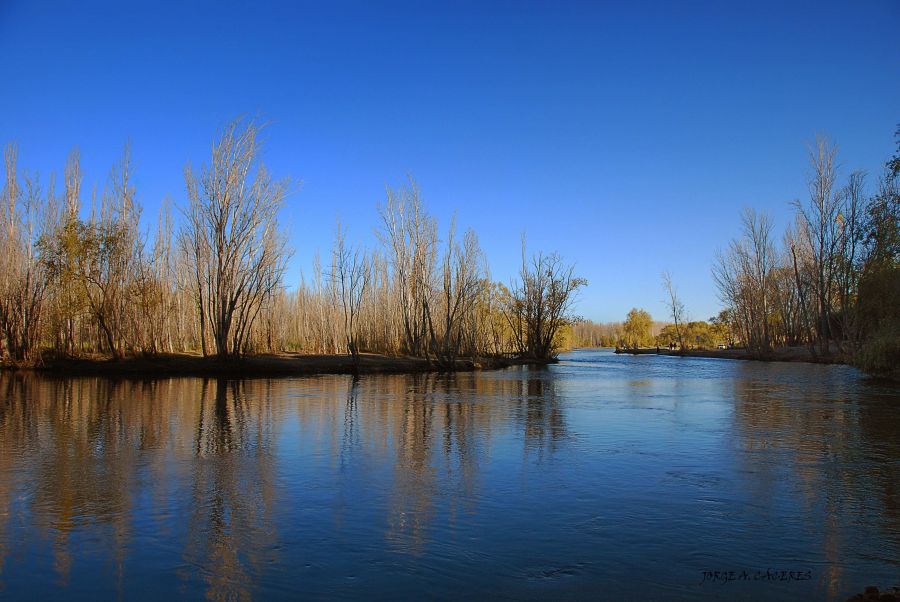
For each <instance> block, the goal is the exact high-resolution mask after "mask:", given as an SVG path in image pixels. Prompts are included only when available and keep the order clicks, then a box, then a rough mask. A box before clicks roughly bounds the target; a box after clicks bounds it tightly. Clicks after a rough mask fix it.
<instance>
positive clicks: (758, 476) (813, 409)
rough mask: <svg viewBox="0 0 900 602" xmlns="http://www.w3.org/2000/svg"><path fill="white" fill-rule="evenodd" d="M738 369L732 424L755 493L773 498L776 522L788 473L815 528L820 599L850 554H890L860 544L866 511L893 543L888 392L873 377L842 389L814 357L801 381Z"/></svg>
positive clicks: (895, 455) (894, 488)
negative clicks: (820, 561)
mask: <svg viewBox="0 0 900 602" xmlns="http://www.w3.org/2000/svg"><path fill="white" fill-rule="evenodd" d="M743 369H744V371H745V372H747V373H748V374H746V375H744V376H743V377H741V378H736V379H734V380H733V386H734V397H735V413H734V415H735V427H736V431H737V433H738V437H739V438H738V441H739V442H740V444H741V446H742V448H743V450H744V451H745V453H744V454H743V455H742V456H741V458H742V461H743V463H744V466H743V469H744V471H745V472H746V473H747V474H748V475H750V476H751V478H750V479H749V480H748V483H749V484H750V485H751V486H752V487H753V488H754V498H755V499H757V500H775V502H773V503H772V505H771V508H772V510H773V511H774V512H779V513H782V516H778V517H771V518H776V519H779V520H782V521H783V520H784V519H785V518H787V517H785V516H784V515H783V514H784V512H785V509H784V506H783V504H779V503H778V501H780V500H783V498H784V497H785V494H784V492H783V491H780V489H781V488H783V487H784V484H785V482H787V483H789V484H790V485H791V486H792V488H794V489H795V490H796V491H798V492H799V494H800V500H801V502H802V507H801V509H800V511H802V512H803V514H804V515H805V517H806V518H808V519H811V520H810V522H811V523H812V524H813V525H816V526H817V528H818V529H819V530H820V531H821V532H820V540H821V548H822V552H823V556H824V566H823V567H822V570H821V572H820V573H819V580H820V583H821V585H822V588H823V591H825V592H827V595H828V599H838V598H840V588H841V585H842V583H843V581H844V578H845V572H846V568H847V566H848V565H849V564H850V560H851V558H850V556H851V555H859V556H860V557H865V556H871V555H872V554H873V552H874V554H875V555H876V556H880V560H882V561H886V562H891V558H890V556H889V555H887V556H886V555H884V551H883V549H882V550H878V546H875V547H874V549H873V550H871V551H870V550H869V549H868V548H870V547H871V545H870V544H871V541H869V542H867V541H866V540H867V539H868V538H869V533H868V531H869V529H870V528H871V527H868V528H867V523H869V522H870V521H871V519H872V518H876V519H877V520H879V521H881V522H882V524H880V525H874V526H875V527H876V528H875V529H874V530H873V533H875V534H877V535H876V537H877V538H879V539H880V538H881V537H884V536H886V537H888V538H890V539H892V540H893V542H894V544H895V545H900V514H898V500H900V490H898V483H900V464H898V461H897V460H898V459H900V439H898V437H897V432H898V430H897V429H898V427H900V423H898V411H897V410H898V399H897V396H896V392H895V391H893V390H891V389H889V388H885V387H883V386H882V385H879V384H877V383H872V382H864V383H862V385H861V386H859V387H856V388H849V387H847V386H846V384H847V381H846V379H840V378H835V377H834V376H835V375H834V371H833V370H829V369H827V368H823V367H821V366H813V367H809V370H808V374H807V375H806V376H807V378H805V379H802V380H798V379H797V378H796V375H793V374H792V375H791V378H790V379H786V378H784V376H785V375H780V374H777V373H776V374H775V375H774V376H773V375H767V378H759V375H758V374H754V373H757V372H758V368H757V367H755V366H752V365H745V366H743ZM801 400H802V402H803V403H802V404H801V403H798V401H801ZM761 456H764V457H765V461H761ZM784 472H787V473H788V474H782V473H784ZM875 550H877V551H875ZM848 552H849V553H848Z"/></svg>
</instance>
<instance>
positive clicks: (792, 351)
mask: <svg viewBox="0 0 900 602" xmlns="http://www.w3.org/2000/svg"><path fill="white" fill-rule="evenodd" d="M615 353H618V354H629V355H671V356H675V357H707V358H716V359H725V360H752V361H760V362H805V363H809V364H843V363H846V362H844V360H843V358H842V357H841V356H840V355H838V354H834V355H831V356H829V357H817V356H815V355H813V354H812V353H811V352H810V351H809V349H808V348H806V347H779V348H777V349H774V350H773V351H772V352H771V353H770V354H768V355H765V356H758V355H756V354H754V353H750V352H748V351H747V350H746V349H688V350H684V351H678V350H676V351H673V350H669V349H663V348H659V349H657V348H656V347H646V348H644V347H642V348H639V349H618V348H617V349H616V350H615Z"/></svg>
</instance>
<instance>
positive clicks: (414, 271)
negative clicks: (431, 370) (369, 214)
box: [379, 179, 437, 356]
mask: <svg viewBox="0 0 900 602" xmlns="http://www.w3.org/2000/svg"><path fill="white" fill-rule="evenodd" d="M379 213H380V214H381V219H382V223H383V226H382V230H381V231H380V232H379V237H380V238H381V241H382V243H383V244H384V246H385V247H386V249H387V251H388V254H389V256H390V258H391V266H392V268H393V275H394V279H395V286H396V290H397V295H398V302H399V307H400V321H401V325H402V331H403V337H402V338H403V350H404V351H405V352H406V353H410V354H413V355H418V356H422V355H425V356H427V354H428V345H427V339H426V337H427V334H428V330H427V325H428V316H429V314H430V312H431V305H432V295H433V291H434V288H435V287H434V271H435V259H436V254H437V223H436V222H435V220H434V218H432V217H431V216H429V215H428V213H427V212H426V211H425V207H424V203H423V202H422V199H421V197H420V195H419V189H418V187H417V186H416V184H415V182H414V181H412V179H410V181H409V185H408V186H407V187H406V188H403V189H401V190H399V191H393V190H391V189H388V190H387V201H386V202H385V204H384V205H382V206H380V207H379Z"/></svg>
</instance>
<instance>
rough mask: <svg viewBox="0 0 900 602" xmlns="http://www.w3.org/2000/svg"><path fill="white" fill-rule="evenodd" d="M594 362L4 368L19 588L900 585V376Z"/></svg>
mask: <svg viewBox="0 0 900 602" xmlns="http://www.w3.org/2000/svg"><path fill="white" fill-rule="evenodd" d="M591 358H592V359H591V360H590V361H584V362H572V363H571V364H565V363H564V364H563V365H560V366H553V367H550V368H544V369H525V368H521V369H519V368H516V369H510V370H507V371H501V372H484V373H463V374H454V375H439V374H419V375H408V376H396V375H394V376H391V375H381V376H366V377H351V376H322V377H315V378H303V379H281V380H266V379H254V380H246V381H235V380H227V379H169V380H155V381H146V382H143V381H127V380H104V379H95V378H79V379H47V378H41V377H38V376H35V375H11V374H7V373H2V374H0V592H2V595H4V596H9V597H12V598H22V597H28V598H41V597H45V596H49V597H61V596H67V597H74V598H80V597H83V598H92V599H94V598H98V597H99V598H109V597H114V596H116V597H121V598H131V597H135V596H137V597H141V596H147V595H148V592H153V594H154V595H155V597H162V596H165V595H175V596H178V597H187V598H198V597H206V598H209V599H215V600H218V599H230V600H231V599H250V598H253V597H294V596H298V595H307V596H320V597H321V596H326V595H328V596H333V597H353V596H355V597H370V596H376V597H378V596H393V595H396V596H398V597H409V596H412V595H413V594H414V593H415V592H421V591H423V589H425V588H428V591H429V592H432V593H434V595H435V596H436V597H443V598H453V597H456V596H459V595H462V594H473V595H481V596H487V595H490V594H492V593H496V592H501V593H504V592H505V593H504V595H507V596H508V597H511V598H529V597H542V598H566V597H577V594H578V592H581V593H583V594H585V595H587V594H588V593H589V592H595V593H597V595H601V593H603V594H605V595H607V596H612V597H619V598H623V599H627V598H632V597H634V595H635V591H636V590H635V589H634V587H635V585H634V583H633V576H634V575H637V574H640V575H646V576H647V579H645V580H643V581H642V582H641V584H640V588H641V592H642V594H647V595H648V596H649V597H659V598H671V597H677V598H691V597H693V598H696V599H706V597H708V593H709V592H708V591H703V590H698V589H696V587H697V581H698V579H696V577H697V574H698V573H697V570H700V569H703V568H710V567H708V566H706V564H708V563H709V562H711V561H714V560H720V559H726V560H728V559H735V562H737V561H741V562H747V563H753V562H757V561H760V559H762V561H764V562H767V563H769V562H771V563H774V564H777V563H778V562H784V563H787V564H790V563H792V562H800V563H805V565H811V566H813V567H814V568H815V572H814V574H815V578H816V584H815V587H814V588H813V589H809V590H797V589H794V590H788V589H785V590H776V589H771V588H769V589H760V588H763V587H764V586H762V585H759V584H756V585H752V584H751V585H749V586H747V587H748V588H751V589H747V590H740V589H738V588H737V587H735V588H732V593H734V594H738V595H736V596H735V599H741V595H742V592H743V593H747V594H749V596H750V597H749V599H761V598H782V599H796V598H797V597H798V592H800V594H801V595H803V594H806V595H807V596H808V597H812V598H829V599H841V596H843V597H847V595H849V593H850V592H852V591H854V589H859V587H861V585H860V584H859V583H858V580H859V579H860V578H861V575H868V576H875V577H878V576H879V575H885V574H896V570H897V569H898V568H900V565H898V564H897V560H896V558H897V557H900V491H898V483H900V464H898V462H897V459H898V458H900V441H898V438H897V436H896V433H897V432H898V430H900V410H898V407H900V406H898V392H897V389H896V388H890V387H883V386H879V385H873V384H871V383H864V382H860V381H857V380H854V378H853V377H852V375H848V373H847V372H846V371H843V372H842V370H845V369H843V368H837V367H823V366H785V367H777V366H776V367H773V366H766V365H761V364H752V363H734V362H706V363H703V362H700V363H690V362H680V361H671V358H650V359H648V358H637V359H635V358H631V359H628V358H621V357H616V356H612V355H608V356H591ZM685 366H687V368H686V367H685ZM685 542H686V543H685ZM762 561H760V562H762ZM701 564H703V566H700V565H701ZM720 568H721V567H720ZM751 568H759V567H756V566H755V565H754V566H753V567H751ZM762 568H768V567H766V566H763V567H762ZM774 568H781V567H774ZM785 568H791V567H790V566H786V567H785ZM46 575H52V578H49V579H48V578H47V577H46ZM563 576H565V578H563ZM535 580H538V581H537V582H535ZM686 584H687V585H686ZM863 585H864V584H863ZM498 586H502V587H500V588H499V589H497V587H498ZM398 587H406V589H400V590H398V589H396V588H398ZM753 587H755V588H757V589H752V588H753ZM535 588H537V589H535ZM691 588H694V589H691ZM535 592H538V593H537V594H536V593H535Z"/></svg>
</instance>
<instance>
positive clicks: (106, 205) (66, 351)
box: [0, 121, 586, 369]
mask: <svg viewBox="0 0 900 602" xmlns="http://www.w3.org/2000/svg"><path fill="white" fill-rule="evenodd" d="M259 133H260V128H259V126H257V125H256V124H254V123H253V122H246V121H235V122H233V123H231V124H230V125H228V126H227V127H226V128H224V130H223V131H222V132H221V133H220V135H219V137H218V139H217V140H216V143H215V145H214V146H213V149H212V154H211V157H210V159H209V163H208V164H207V165H204V166H202V167H201V168H199V170H195V169H194V168H192V167H191V166H190V165H188V167H187V168H186V169H185V187H186V195H185V197H186V199H185V200H184V202H181V203H177V204H176V203H173V202H172V201H171V200H169V199H167V200H165V202H163V204H162V208H161V210H160V213H159V216H158V219H157V220H156V223H155V225H154V226H153V227H152V228H149V229H146V230H145V229H144V226H143V224H144V223H145V222H144V220H142V214H141V205H140V203H139V202H138V192H137V191H136V190H135V186H134V174H133V168H132V161H131V155H130V151H129V150H128V149H127V148H126V150H125V152H124V153H123V156H122V159H121V161H120V162H119V164H118V165H116V166H115V167H114V168H113V170H112V171H111V173H110V177H109V181H108V184H107V186H106V187H105V188H104V189H103V190H102V191H101V192H99V193H98V192H97V190H96V188H95V189H94V192H93V193H92V194H91V196H90V206H89V208H87V209H85V208H84V207H83V202H84V198H83V197H84V194H83V192H82V187H83V175H82V172H81V168H80V158H79V155H78V152H77V151H73V152H72V153H71V154H70V155H69V158H68V161H67V163H66V167H65V171H64V177H63V183H62V193H59V192H58V191H57V186H56V182H55V179H54V177H53V176H51V178H50V180H49V182H48V183H47V184H46V185H45V184H43V183H42V182H41V181H40V180H39V178H38V177H37V176H32V175H30V174H28V173H27V172H21V173H20V170H19V168H18V153H17V147H16V146H15V145H14V144H10V145H9V146H8V147H7V148H6V151H5V153H4V158H5V176H6V177H5V180H4V185H3V188H2V196H0V205H2V207H0V231H2V232H3V237H2V241H0V334H2V345H0V350H2V356H3V358H4V360H5V361H6V362H9V363H16V364H29V363H36V362H41V361H46V360H48V359H50V358H57V359H58V358H74V357H96V356H97V355H98V354H99V355H100V356H103V357H112V358H119V359H121V358H124V357H126V356H145V357H154V356H160V355H163V354H173V353H176V354H177V353H197V354H199V355H200V356H203V357H207V356H211V357H216V358H219V359H222V360H224V359H228V360H233V359H234V358H239V357H243V356H247V355H255V354H262V353H281V352H302V353H305V354H347V355H348V356H349V357H351V358H352V359H353V361H354V363H355V364H357V365H359V364H360V363H361V357H362V354H363V353H364V352H374V353H377V354H382V355H386V356H408V357H413V358H421V359H423V360H424V361H425V362H426V363H427V364H428V365H429V366H437V367H442V368H447V369H453V368H454V367H455V366H457V365H458V360H459V359H460V358H476V357H483V356H494V357H497V356H511V355H514V356H517V357H520V358H526V359H533V360H537V361H545V360H548V359H550V358H552V357H554V356H555V354H556V353H557V350H558V348H559V345H560V343H561V335H562V333H563V331H564V330H565V329H566V327H567V326H568V325H569V324H570V322H571V315H570V310H571V307H572V303H573V301H574V300H575V298H576V296H577V294H578V291H579V289H580V288H581V287H583V286H584V285H585V284H586V283H585V281H584V280H583V279H581V278H578V277H577V276H576V275H575V274H574V268H573V266H572V265H571V264H569V263H567V262H566V261H565V260H564V259H563V258H562V257H560V256H559V255H557V254H555V253H549V254H548V253H542V252H538V253H535V254H533V255H528V254H527V253H526V248H525V242H524V238H523V242H522V261H521V267H520V270H519V274H518V276H517V277H516V278H514V279H513V280H512V281H511V282H509V283H501V282H496V281H494V280H492V277H491V272H490V268H489V265H488V262H487V258H486V257H485V255H484V253H483V251H482V249H481V247H480V245H479V242H478V237H477V235H476V234H475V232H474V231H472V230H467V231H465V232H463V233H462V234H459V233H458V231H457V228H456V224H455V223H454V222H451V223H450V224H449V226H445V227H443V228H441V227H440V226H439V224H438V222H437V220H436V218H434V217H433V216H432V215H431V214H429V213H428V211H427V208H426V203H425V202H424V200H423V198H422V195H421V192H420V190H419V188H418V187H417V186H416V183H415V182H414V181H412V180H411V179H410V181H409V182H408V183H407V184H406V185H405V186H403V187H401V188H399V189H396V190H392V189H389V190H387V194H386V198H385V200H384V202H383V203H382V204H381V205H379V207H378V215H379V217H380V227H379V229H378V237H379V241H380V246H379V247H377V248H374V249H366V248H363V247H362V246H361V245H359V244H356V243H354V242H353V241H352V239H351V238H350V237H349V235H348V233H347V232H346V231H345V229H343V228H342V227H341V225H340V224H338V226H337V232H336V236H335V242H334V247H333V249H332V250H331V253H330V254H329V255H328V256H327V257H326V258H325V260H324V261H322V260H321V259H319V257H318V256H317V257H316V260H315V268H314V271H313V273H312V274H311V275H310V276H309V277H306V278H301V281H300V283H299V285H298V286H296V287H292V288H289V287H287V286H286V278H285V275H286V270H287V264H288V259H289V258H290V256H291V253H292V250H291V249H290V247H289V245H288V240H289V235H288V232H286V231H285V230H284V229H283V228H282V226H281V224H280V223H279V221H278V214H279V212H280V210H281V208H282V207H283V206H284V203H285V199H286V198H287V197H288V196H289V195H290V194H292V193H293V192H295V188H296V187H295V185H294V184H293V183H292V181H291V180H289V179H281V180H279V179H275V178H274V176H273V175H272V174H271V173H270V172H269V171H268V170H267V169H266V167H265V166H264V165H263V163H262V162H261V160H260V153H261V143H260V138H259ZM151 232H152V234H151Z"/></svg>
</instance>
